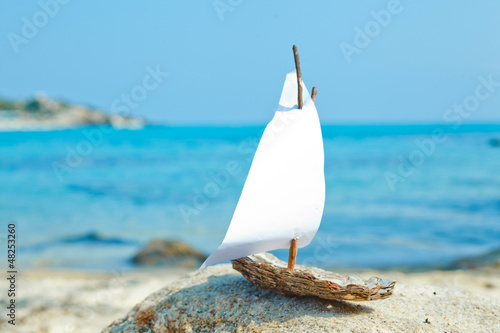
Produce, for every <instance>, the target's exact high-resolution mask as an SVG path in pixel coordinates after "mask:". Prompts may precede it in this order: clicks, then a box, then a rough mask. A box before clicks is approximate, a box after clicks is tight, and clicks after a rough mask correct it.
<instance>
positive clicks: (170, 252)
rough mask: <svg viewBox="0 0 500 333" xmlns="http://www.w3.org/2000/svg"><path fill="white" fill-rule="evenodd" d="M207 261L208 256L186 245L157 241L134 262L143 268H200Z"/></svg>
mask: <svg viewBox="0 0 500 333" xmlns="http://www.w3.org/2000/svg"><path fill="white" fill-rule="evenodd" d="M205 259H206V256H204V255H203V254H202V253H201V252H199V251H197V250H195V249H193V248H192V247H190V246H189V245H187V244H186V243H183V242H179V241H169V240H163V239H155V240H153V241H151V242H150V243H148V244H147V245H146V246H145V247H144V249H142V250H141V251H140V252H139V253H138V254H137V255H136V256H135V257H134V258H133V262H134V264H136V265H141V266H167V267H184V268H198V267H200V265H201V264H202V263H203V262H204V261H205Z"/></svg>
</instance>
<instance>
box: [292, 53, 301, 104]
mask: <svg viewBox="0 0 500 333" xmlns="http://www.w3.org/2000/svg"><path fill="white" fill-rule="evenodd" d="M293 57H294V58H295V70H296V72H297V87H298V88H299V101H298V104H297V105H298V106H299V109H302V105H303V101H302V74H301V73H300V59H299V51H298V50H297V46H295V45H294V46H293Z"/></svg>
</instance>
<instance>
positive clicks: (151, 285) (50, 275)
mask: <svg viewBox="0 0 500 333" xmlns="http://www.w3.org/2000/svg"><path fill="white" fill-rule="evenodd" d="M220 266H221V267H222V266H227V265H220ZM222 268H224V269H228V267H222ZM190 272H191V273H190ZM235 273H236V274H237V272H235ZM186 274H190V276H192V275H193V274H195V275H196V274H197V273H196V272H193V271H188V270H179V269H175V270H148V271H136V272H116V273H112V274H110V273H89V272H78V271H54V270H29V271H25V272H22V273H21V274H20V280H19V283H18V290H19V298H18V299H17V303H18V309H17V310H18V312H17V320H16V326H15V327H12V326H11V325H9V324H7V323H6V321H5V319H4V318H2V322H1V323H0V330H1V331H2V332H26V333H38V332H40V333H42V332H81V333H86V332H100V331H101V330H103V329H104V328H105V327H106V326H108V325H109V324H111V323H112V322H113V321H115V320H117V319H119V318H122V317H124V316H125V315H126V314H127V312H129V311H130V309H132V307H133V306H134V305H136V304H137V303H139V302H141V301H142V300H143V299H145V298H146V297H147V296H148V295H150V294H152V293H154V292H156V291H158V290H159V289H161V288H163V287H165V286H167V285H170V284H172V283H174V282H175V281H177V282H176V283H177V284H178V283H182V280H183V279H184V280H188V279H189V278H187V277H185V275H186ZM356 274H358V275H360V276H362V277H369V276H380V277H390V278H392V279H396V280H397V281H398V282H397V284H396V289H395V293H394V296H393V297H401V296H404V293H405V290H409V291H410V290H418V291H419V292H420V293H421V294H422V291H425V294H426V295H423V294H422V296H421V297H423V298H429V297H430V296H429V295H434V294H433V293H435V292H436V290H437V292H438V293H442V292H444V290H446V292H451V293H463V295H466V297H476V298H477V297H479V298H480V299H481V300H484V301H483V302H484V306H485V308H488V306H489V304H490V302H493V300H496V302H497V303H498V299H499V298H500V269H499V268H498V267H496V268H495V267H487V268H481V269H477V270H467V271H431V272H422V273H402V272H397V271H360V272H357V273H356ZM427 294H428V295H427ZM412 295H413V294H412ZM460 295H462V294H460ZM460 297H461V298H463V296H460ZM387 301H389V300H387ZM387 301H376V302H368V303H367V302H365V303H362V305H363V306H366V307H371V306H372V305H375V303H376V306H377V307H379V308H380V307H381V308H384V306H383V304H384V302H387ZM412 301H415V300H410V301H408V302H406V303H405V302H399V303H398V311H402V309H404V311H407V312H409V313H411V312H412V311H413V309H412ZM435 302H438V303H435ZM435 302H434V301H433V306H432V307H431V306H429V313H428V318H429V321H430V322H431V323H432V322H433V321H435V320H436V318H435V317H434V316H435V314H434V313H433V308H434V307H436V306H442V307H450V306H453V305H452V304H448V303H447V301H446V299H444V298H439V301H435ZM439 302H442V304H441V305H440V304H439ZM463 302H464V303H467V299H463ZM352 304H354V305H356V304H358V303H352ZM359 304H361V303H359ZM387 304H388V303H387ZM461 306H462V305H460V304H457V305H456V306H454V307H453V308H454V311H453V312H450V313H449V314H448V316H447V318H440V319H441V320H444V321H447V320H448V321H451V322H453V321H455V320H460V319H462V317H463V316H468V315H469V314H468V313H464V312H461V311H462V308H461ZM374 311H381V310H378V309H375V310H374ZM387 311H389V313H390V311H391V309H384V312H386V313H387ZM394 311H396V310H394ZM360 316H361V314H360ZM497 316H498V314H497ZM354 317H355V316H354ZM351 318H353V317H352V316H351ZM359 319H360V320H361V319H362V318H361V317H360V318H359ZM424 319H425V318H423V319H422V320H424ZM471 321H472V322H473V320H472V319H471ZM424 327H426V326H424ZM374 329H375V327H374ZM408 329H409V328H408ZM435 329H436V326H435V325H434V326H433V325H428V330H424V331H429V332H433V331H435ZM495 329H499V327H496V328H495V327H488V326H478V327H476V329H475V331H476V332H494V331H495ZM389 331H390V330H389ZM375 332H376V330H375ZM452 332H467V331H466V330H452Z"/></svg>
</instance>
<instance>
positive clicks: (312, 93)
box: [311, 87, 318, 102]
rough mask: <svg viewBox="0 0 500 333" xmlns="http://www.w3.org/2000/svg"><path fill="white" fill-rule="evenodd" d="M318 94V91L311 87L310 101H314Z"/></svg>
mask: <svg viewBox="0 0 500 333" xmlns="http://www.w3.org/2000/svg"><path fill="white" fill-rule="evenodd" d="M317 93H318V89H316V87H313V90H312V91H311V99H312V101H313V102H315V101H316V94H317Z"/></svg>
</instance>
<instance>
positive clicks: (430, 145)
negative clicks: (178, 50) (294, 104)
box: [0, 125, 500, 269]
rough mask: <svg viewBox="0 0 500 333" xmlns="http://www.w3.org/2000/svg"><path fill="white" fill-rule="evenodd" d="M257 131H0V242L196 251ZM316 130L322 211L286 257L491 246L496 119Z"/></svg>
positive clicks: (223, 213) (110, 260) (429, 256)
mask: <svg viewBox="0 0 500 333" xmlns="http://www.w3.org/2000/svg"><path fill="white" fill-rule="evenodd" d="M263 128H264V127H263V126H262V127H162V126H151V127H146V128H145V129H143V130H135V131H134V130H109V129H108V128H106V129H104V131H103V129H101V128H99V127H89V128H82V129H77V130H63V131H46V132H4V133H0V185H1V191H0V221H2V225H4V227H2V228H3V229H4V230H0V234H3V235H2V239H4V238H5V232H6V229H7V224H8V223H9V222H15V223H16V224H17V226H18V247H19V257H18V263H19V264H20V265H21V266H22V267H40V266H42V267H62V268H87V269H117V268H122V267H125V268H130V267H131V266H130V263H129V259H130V257H131V256H132V255H133V254H134V253H135V252H136V251H137V250H138V249H140V247H141V246H143V245H144V244H145V243H146V242H147V241H149V240H151V239H152V238H158V237H162V238H175V239H180V240H183V241H185V242H187V243H189V244H190V245H192V246H194V247H196V248H198V249H200V250H202V251H204V252H206V253H207V254H208V253H210V252H211V251H213V250H214V249H215V248H216V247H217V246H218V244H219V243H220V242H221V241H222V239H223V237H224V235H225V232H226V230H227V226H228V225H229V222H230V219H231V216H232V213H233V211H234V208H235V206H236V203H237V200H238V197H239V194H240V192H241V189H242V187H243V183H244V181H245V178H246V174H247V172H248V169H249V167H250V163H251V159H252V156H253V152H254V149H255V148H256V145H257V142H258V138H259V136H260V135H261V133H262V131H263ZM440 130H443V131H444V132H445V134H444V138H443V137H442V136H439V137H434V138H433V136H432V133H433V131H440ZM323 137H324V146H325V174H326V189H327V190H326V191H327V193H326V204H325V210H324V216H323V221H322V224H321V227H320V229H319V231H318V234H317V236H316V238H315V240H314V241H313V243H311V245H309V246H308V247H306V248H303V249H300V250H299V256H298V262H299V263H300V262H304V263H308V264H315V265H319V266H323V267H336V266H343V267H388V266H420V265H424V266H425V265H439V264H446V263H449V262H451V261H453V260H454V259H457V258H460V257H463V256H469V255H478V254H482V253H485V252H488V251H489V250H492V249H494V248H498V247H500V148H499V147H494V145H493V144H490V143H489V141H490V140H491V139H492V138H500V126H497V125H463V126H461V127H459V128H452V127H449V126H448V127H447V126H441V125H418V126H417V125H412V126H410V125H401V126H324V127H323ZM228 163H230V164H231V166H232V167H234V168H235V169H234V170H237V171H236V172H233V174H232V175H229V176H228V173H227V166H228ZM298 176H300V175H298ZM387 177H389V180H390V181H389V182H388V181H387ZM183 212H184V213H183ZM94 233H97V235H98V237H94V236H93V235H94ZM286 252H287V251H286V250H283V251H277V252H276V253H277V254H278V255H279V256H281V257H282V259H286Z"/></svg>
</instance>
